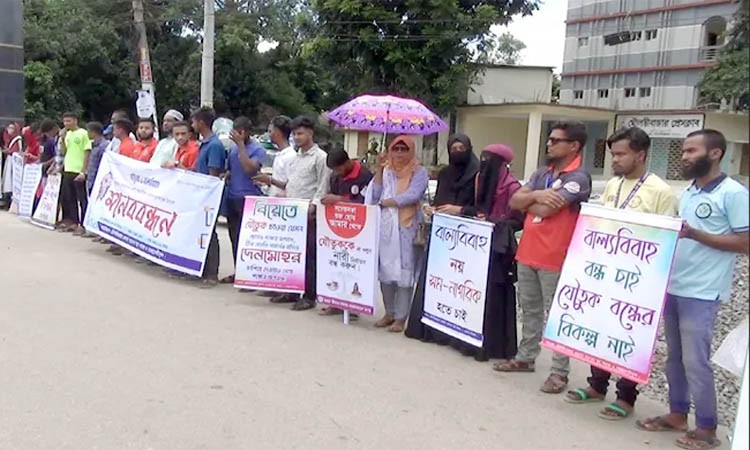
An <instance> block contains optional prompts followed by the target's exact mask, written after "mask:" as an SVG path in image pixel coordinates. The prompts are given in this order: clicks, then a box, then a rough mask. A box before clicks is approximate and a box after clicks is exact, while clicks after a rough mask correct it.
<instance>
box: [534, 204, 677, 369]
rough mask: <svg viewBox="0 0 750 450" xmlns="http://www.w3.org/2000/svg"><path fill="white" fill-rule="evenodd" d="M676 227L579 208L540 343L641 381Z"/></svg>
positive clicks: (667, 220) (665, 220)
mask: <svg viewBox="0 0 750 450" xmlns="http://www.w3.org/2000/svg"><path fill="white" fill-rule="evenodd" d="M681 226H682V223H681V222H680V220H679V219H675V218H671V217H665V216H658V215H654V214H645V213H638V212H634V211H626V210H621V209H612V208H604V207H601V206H596V205H590V204H584V205H583V206H582V209H581V214H580V216H579V217H578V222H577V223H576V228H575V232H574V233H573V238H572V240H571V243H570V246H569V248H568V254H567V257H566V258H565V263H564V264H563V268H562V273H561V274H560V281H559V282H558V284H557V289H556V291H555V295H554V297H553V299H552V307H551V309H550V313H549V319H548V320H547V325H546V326H545V329H544V336H543V338H542V345H544V346H545V347H548V348H550V349H551V350H554V351H557V352H559V353H562V354H565V355H568V356H570V357H573V358H576V359H580V360H582V361H584V362H586V363H589V364H591V365H593V366H596V367H599V368H601V369H605V370H607V371H610V372H612V373H614V374H616V375H619V376H621V377H625V378H628V379H630V380H633V381H635V382H638V383H646V382H648V377H649V371H650V370H651V355H652V352H653V348H654V341H655V339H656V332H657V329H658V326H659V320H660V319H661V314H662V309H663V305H664V298H665V295H666V290H667V283H668V281H669V275H670V271H671V267H672V259H673V257H674V252H675V247H676V246H677V237H678V232H679V230H680V227H681Z"/></svg>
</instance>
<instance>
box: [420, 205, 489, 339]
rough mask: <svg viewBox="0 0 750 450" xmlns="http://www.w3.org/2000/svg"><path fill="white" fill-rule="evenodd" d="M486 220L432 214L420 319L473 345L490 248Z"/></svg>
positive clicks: (478, 335) (479, 328)
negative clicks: (422, 307)
mask: <svg viewBox="0 0 750 450" xmlns="http://www.w3.org/2000/svg"><path fill="white" fill-rule="evenodd" d="M493 229H494V225H493V224H492V223H490V222H483V221H478V220H472V219H466V218H462V217H456V216H449V215H445V214H435V215H434V216H433V219H432V229H431V231H430V249H429V256H428V259H427V278H426V284H425V288H424V310H423V312H422V322H423V323H424V324H426V325H429V326H430V327H432V328H435V329H436V330H439V331H442V332H443V333H445V334H447V335H449V336H453V337H455V338H457V339H460V340H462V341H464V342H467V343H469V344H471V345H474V346H476V347H481V346H482V342H483V341H484V333H483V331H484V303H485V296H486V294H487V275H488V270H489V269H488V268H489V261H490V255H491V253H492V231H493Z"/></svg>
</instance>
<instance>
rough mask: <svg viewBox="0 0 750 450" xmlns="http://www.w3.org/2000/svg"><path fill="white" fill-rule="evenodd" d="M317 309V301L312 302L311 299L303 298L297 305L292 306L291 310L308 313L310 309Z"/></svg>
mask: <svg viewBox="0 0 750 450" xmlns="http://www.w3.org/2000/svg"><path fill="white" fill-rule="evenodd" d="M313 308H315V301H314V300H310V299H309V298H304V297H302V298H301V299H299V300H297V303H295V304H293V305H292V308H291V310H292V311H307V310H308V309H313Z"/></svg>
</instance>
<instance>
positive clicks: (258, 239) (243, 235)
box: [234, 197, 310, 293]
mask: <svg viewBox="0 0 750 450" xmlns="http://www.w3.org/2000/svg"><path fill="white" fill-rule="evenodd" d="M309 204H310V202H309V201H307V200H298V199H292V198H276V197H245V206H244V208H245V209H244V213H243V216H242V225H241V228H240V237H239V240H240V242H239V245H238V246H237V261H236V262H235V275H234V286H235V287H238V288H250V289H263V290H266V291H276V292H291V293H302V292H304V291H305V254H306V253H307V250H306V243H307V209H308V207H309Z"/></svg>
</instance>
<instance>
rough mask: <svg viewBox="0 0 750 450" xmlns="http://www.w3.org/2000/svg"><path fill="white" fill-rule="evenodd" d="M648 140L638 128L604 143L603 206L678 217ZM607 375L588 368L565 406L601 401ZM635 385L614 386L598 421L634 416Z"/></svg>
mask: <svg viewBox="0 0 750 450" xmlns="http://www.w3.org/2000/svg"><path fill="white" fill-rule="evenodd" d="M650 145H651V139H650V138H649V137H648V134H646V132H645V131H643V130H641V129H640V128H636V127H633V128H626V129H622V130H619V131H617V132H615V134H613V135H612V136H610V137H609V139H607V146H608V147H609V149H610V153H611V154H612V172H613V173H614V174H615V177H614V178H612V179H611V180H609V182H607V187H606V188H605V189H604V206H606V207H608V208H618V209H628V210H632V211H638V212H644V213H651V214H661V215H664V216H670V217H676V216H677V199H676V198H675V196H674V194H673V193H672V188H671V187H669V185H668V184H667V183H665V182H664V181H663V180H662V179H661V178H659V177H658V176H656V175H655V174H653V173H649V172H648V170H646V158H647V157H648V149H649V147H650ZM610 375H611V374H610V373H609V372H607V371H606V370H602V369H600V368H598V367H593V366H592V367H591V377H589V378H588V380H587V381H588V382H589V386H588V387H587V388H585V389H575V390H572V391H568V394H567V396H566V397H565V401H567V402H568V403H575V404H580V403H591V402H600V401H603V400H604V398H605V396H606V395H607V388H608V387H609V377H610ZM636 386H637V385H636V383H635V382H634V381H631V380H628V379H626V378H620V380H619V381H618V382H617V400H616V401H615V402H613V403H610V404H609V405H607V406H605V407H604V408H603V409H602V410H601V411H600V412H599V417H601V418H603V419H607V420H621V419H624V418H626V417H628V416H629V415H630V414H631V413H632V412H633V406H634V405H635V399H636V397H637V396H638V390H637V389H636Z"/></svg>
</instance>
